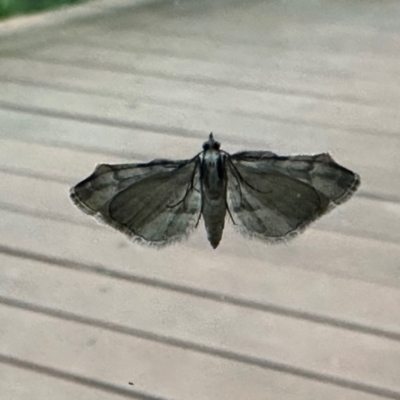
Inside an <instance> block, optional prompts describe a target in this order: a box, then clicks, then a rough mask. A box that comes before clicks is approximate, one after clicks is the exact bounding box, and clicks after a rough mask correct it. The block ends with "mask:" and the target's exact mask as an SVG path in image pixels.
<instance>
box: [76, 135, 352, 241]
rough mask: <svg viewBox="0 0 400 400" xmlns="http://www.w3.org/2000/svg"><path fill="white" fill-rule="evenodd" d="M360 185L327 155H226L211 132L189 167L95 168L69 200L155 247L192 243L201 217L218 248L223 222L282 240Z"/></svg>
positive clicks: (163, 163) (156, 163)
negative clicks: (189, 240) (186, 240)
mask: <svg viewBox="0 0 400 400" xmlns="http://www.w3.org/2000/svg"><path fill="white" fill-rule="evenodd" d="M359 184H360V177H359V176H358V175H357V174H356V173H354V172H352V171H350V170H348V169H346V168H344V167H342V166H341V165H339V164H337V163H336V162H335V161H334V160H333V158H332V157H331V156H330V155H329V154H327V153H322V154H316V155H295V156H278V155H276V154H274V153H272V152H269V151H242V152H239V153H235V154H229V153H227V152H225V151H223V150H221V149H220V143H219V142H217V141H216V140H214V137H213V134H212V133H211V134H210V136H209V139H208V140H207V141H206V142H205V143H204V144H203V150H202V151H201V152H200V153H198V154H197V155H196V156H194V157H193V158H191V159H188V160H179V161H172V160H166V159H157V160H153V161H151V162H149V163H139V164H116V165H107V164H101V165H98V166H97V167H96V169H95V171H94V172H93V173H92V175H90V176H89V177H88V178H86V179H85V180H83V181H82V182H80V183H78V184H77V185H76V186H74V187H73V188H71V191H70V196H71V199H72V200H73V202H74V203H75V204H76V205H77V206H78V207H79V208H80V209H82V210H83V211H84V212H86V213H87V214H89V215H93V216H95V217H96V218H98V219H99V220H101V221H103V222H105V223H106V224H108V225H111V226H112V227H114V228H116V229H118V230H120V231H122V232H123V233H125V234H126V235H128V236H129V237H130V238H133V239H134V240H135V241H139V242H142V243H147V244H150V245H155V246H165V245H167V244H170V243H173V242H177V241H179V240H182V239H183V238H185V237H187V236H188V234H189V233H190V232H191V231H192V230H193V229H194V228H196V227H197V226H198V224H199V222H200V219H201V217H203V219H204V224H205V228H206V231H207V238H208V240H209V242H210V244H211V246H212V247H213V248H214V249H215V248H216V247H217V246H218V245H219V243H220V241H221V238H222V232H223V230H224V224H225V219H226V218H229V219H230V220H231V221H232V223H233V226H234V227H235V228H236V229H237V230H238V231H239V232H240V233H242V234H243V235H245V236H247V237H252V238H257V239H260V240H262V241H264V242H269V243H274V242H279V241H285V240H288V239H290V238H292V237H294V236H295V235H297V234H298V233H300V232H302V231H303V230H304V228H305V227H306V226H307V225H309V224H310V223H311V222H312V221H314V220H316V219H317V218H319V217H320V216H322V215H323V214H325V213H326V212H328V211H329V210H331V209H332V208H334V207H335V206H337V205H339V204H341V203H343V202H345V201H346V200H348V199H349V198H350V197H351V196H352V195H353V194H354V192H355V191H356V190H357V188H358V186H359Z"/></svg>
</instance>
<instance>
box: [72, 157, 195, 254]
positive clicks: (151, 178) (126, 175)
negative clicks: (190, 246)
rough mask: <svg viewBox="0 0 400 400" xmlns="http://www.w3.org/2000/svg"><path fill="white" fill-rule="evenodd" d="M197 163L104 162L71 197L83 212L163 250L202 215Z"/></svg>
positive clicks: (180, 236)
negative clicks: (161, 247)
mask: <svg viewBox="0 0 400 400" xmlns="http://www.w3.org/2000/svg"><path fill="white" fill-rule="evenodd" d="M198 162H199V159H198V157H195V158H194V159H192V160H182V161H170V160H154V161H152V162H150V163H148V164H118V165H106V164H102V165H99V166H98V167H97V168H96V169H95V171H94V172H93V174H92V175H91V176H89V177H88V178H87V179H85V180H84V181H82V182H80V183H79V184H77V185H76V186H75V187H73V188H71V191H70V196H71V199H72V200H73V202H74V203H75V204H76V205H77V206H78V207H79V208H81V209H82V210H83V211H84V212H86V213H87V214H90V215H94V216H95V217H96V218H98V219H100V220H101V221H103V222H105V223H106V224H108V225H111V226H112V227H114V228H116V229H118V230H120V231H122V232H123V233H125V234H127V235H128V236H129V237H131V238H133V239H134V240H137V241H139V242H147V243H149V244H151V245H156V246H163V245H166V244H169V243H172V242H175V241H178V240H181V239H182V238H183V237H185V236H187V235H188V233H189V232H190V230H191V229H193V228H194V227H195V225H196V222H197V221H198V219H199V217H200V212H201V197H200V184H199V172H198V170H199V168H198Z"/></svg>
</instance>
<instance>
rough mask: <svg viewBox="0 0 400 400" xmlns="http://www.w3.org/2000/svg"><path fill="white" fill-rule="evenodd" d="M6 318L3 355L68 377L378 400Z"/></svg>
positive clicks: (178, 394)
mask: <svg viewBox="0 0 400 400" xmlns="http://www.w3.org/2000/svg"><path fill="white" fill-rule="evenodd" d="M0 313H1V316H2V319H3V321H5V322H6V324H5V325H4V329H2V331H1V337H2V340H1V341H0V351H1V352H2V353H3V354H5V355H12V356H13V357H16V358H21V357H24V358H25V359H26V360H27V361H32V362H36V363H38V364H44V365H46V366H48V367H50V368H56V369H60V358H61V359H62V360H64V362H63V363H62V369H63V370H66V371H68V372H69V373H73V374H79V375H81V376H83V377H86V378H90V379H96V380H101V381H105V382H108V383H113V384H118V385H121V383H122V382H123V383H124V384H126V382H127V381H134V382H135V386H136V388H137V389H139V390H142V391H145V392H148V393H152V394H154V395H157V394H158V395H162V396H165V397H166V398H174V399H187V398H191V399H195V400H196V399H204V398H207V399H210V400H211V399H241V398H247V397H248V396H251V398H252V399H260V400H261V399H262V400H265V399H287V398H288V396H290V397H292V396H295V398H297V399H304V400H305V399H310V398H322V397H323V398H326V399H332V400H333V399H335V400H336V399H337V398H343V399H352V400H353V399H354V400H355V399H366V400H367V399H368V400H370V399H375V398H378V396H371V395H370V394H368V393H365V392H364V393H363V392H361V391H355V390H354V391H352V390H349V389H344V388H341V387H338V386H334V385H326V384H323V383H322V382H318V381H315V380H312V379H304V378H300V377H298V376H293V375H291V374H289V373H287V374H282V373H279V372H277V371H274V369H273V368H266V369H264V368H259V367H256V366H252V365H246V364H244V363H239V362H235V361H233V360H226V359H224V358H222V357H212V356H210V355H208V354H202V353H201V352H195V351H190V350H188V349H180V348H178V347H172V346H170V345H166V344H164V343H162V342H156V341H153V340H152V341H150V340H146V339H142V338H139V337H135V336H132V335H129V334H121V333H116V332H113V331H108V330H104V329H99V328H97V327H92V326H90V325H84V324H76V323H74V322H68V321H66V320H63V321H60V319H59V318H54V317H50V316H46V315H44V314H40V313H31V312H28V311H24V310H18V309H16V308H11V307H6V306H3V305H0ZM27 331H29V340H27ZM5 343H7V345H5ZM172 365H173V368H171V366H172ZM238 376H240V379H237V377H238ZM177 382H179V384H177ZM370 386H372V385H370Z"/></svg>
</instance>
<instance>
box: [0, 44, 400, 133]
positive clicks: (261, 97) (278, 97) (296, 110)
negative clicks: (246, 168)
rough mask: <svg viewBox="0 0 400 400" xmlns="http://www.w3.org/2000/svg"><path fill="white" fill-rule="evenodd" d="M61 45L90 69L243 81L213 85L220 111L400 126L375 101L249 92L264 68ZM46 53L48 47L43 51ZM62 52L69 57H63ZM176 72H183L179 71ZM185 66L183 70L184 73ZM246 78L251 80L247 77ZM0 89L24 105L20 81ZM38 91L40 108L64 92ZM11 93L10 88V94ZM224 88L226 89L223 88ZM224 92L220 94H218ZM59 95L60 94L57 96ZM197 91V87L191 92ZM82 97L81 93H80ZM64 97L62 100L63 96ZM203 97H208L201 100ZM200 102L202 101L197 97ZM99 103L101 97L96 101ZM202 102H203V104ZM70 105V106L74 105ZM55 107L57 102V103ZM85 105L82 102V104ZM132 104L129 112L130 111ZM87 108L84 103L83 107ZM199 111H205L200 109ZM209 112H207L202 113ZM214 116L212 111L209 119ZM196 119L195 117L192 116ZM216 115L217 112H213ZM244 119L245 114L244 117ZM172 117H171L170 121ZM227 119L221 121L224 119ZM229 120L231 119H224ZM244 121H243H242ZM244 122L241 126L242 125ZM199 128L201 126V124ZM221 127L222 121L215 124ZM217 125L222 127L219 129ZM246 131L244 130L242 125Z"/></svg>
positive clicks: (382, 129) (384, 129) (374, 129)
mask: <svg viewBox="0 0 400 400" xmlns="http://www.w3.org/2000/svg"><path fill="white" fill-rule="evenodd" d="M65 47H66V46H64V48H63V46H61V45H60V46H58V47H57V50H54V48H53V47H52V48H51V49H50V50H48V52H49V56H48V58H49V59H51V58H56V59H57V60H58V61H59V60H61V61H62V62H63V63H71V62H73V64H74V63H75V64H77V65H86V66H88V67H89V68H90V69H95V68H96V67H100V68H101V67H103V68H105V69H108V70H118V71H122V72H130V73H136V71H139V73H140V71H147V72H149V71H150V72H151V71H159V74H160V75H161V76H163V77H166V76H168V75H171V76H175V79H176V77H178V78H179V77H180V76H182V77H184V78H185V79H186V83H187V84H188V83H190V82H191V81H192V80H193V81H194V82H200V83H203V82H204V83H208V84H209V85H211V84H212V85H215V86H216V87H218V86H220V85H219V83H218V80H219V79H226V77H229V80H231V81H232V82H239V83H240V84H243V85H244V87H242V88H239V89H237V90H236V94H237V95H236V96H227V95H226V94H224V92H223V88H222V89H221V90H217V89H216V87H215V88H213V91H212V92H213V93H214V94H213V95H210V96H209V97H208V98H207V104H208V106H209V107H210V109H212V110H214V109H217V110H222V109H225V110H226V111H231V112H236V113H246V112H247V113H251V115H252V117H253V118H259V119H262V116H264V119H265V117H266V118H268V117H270V118H272V119H273V118H274V117H275V118H281V119H285V120H287V121H289V122H292V123H303V124H307V125H317V126H321V124H322V126H324V127H326V128H336V129H340V130H344V131H346V130H349V131H352V132H354V131H359V132H361V133H362V132H365V133H369V134H378V133H379V134H384V135H396V136H397V134H398V131H399V127H400V125H399V123H398V121H397V118H396V116H397V114H396V110H395V109H392V108H387V107H382V106H372V105H360V104H355V103H348V102H347V103H346V102H343V101H340V100H336V99H334V98H333V99H329V100H328V99H323V98H319V99H316V98H312V97H308V96H290V95H287V94H279V93H268V92H259V91H256V93H254V91H250V93H248V92H246V90H243V89H246V85H248V87H249V89H251V88H254V87H257V86H258V85H259V82H262V81H263V75H264V72H263V70H261V71H260V73H259V74H258V75H257V73H256V72H255V71H254V70H251V73H250V71H249V73H246V70H244V69H243V68H236V67H234V66H230V65H218V64H210V63H209V64H208V65H204V66H203V64H204V63H202V62H200V61H198V60H193V61H191V60H182V59H177V58H176V59H174V58H171V57H159V56H157V55H152V54H144V55H142V57H140V58H138V57H137V56H136V55H135V54H134V53H128V54H126V53H122V54H121V53H118V52H117V51H112V50H101V49H95V48H92V47H83V46H82V47H78V46H76V45H73V46H72V45H71V46H70V47H66V48H65ZM42 52H44V50H43V51H42ZM62 57H65V58H64V59H63V58H62ZM176 71H179V74H177V72H176ZM181 71H182V72H181ZM246 79H248V80H249V81H248V82H246ZM1 90H2V92H3V94H2V98H3V99H4V100H7V101H16V99H15V98H13V96H12V95H11V94H12V93H15V95H16V96H18V98H19V103H20V104H24V101H23V99H24V97H23V96H21V95H20V94H19V93H18V92H19V91H20V90H21V89H19V88H18V87H17V86H16V85H13V84H12V83H2V84H1ZM31 90H32V89H30V88H29V87H25V88H24V92H25V93H26V95H29V92H30V91H31ZM34 90H35V92H37V95H38V96H40V98H41V101H42V103H41V104H42V107H46V105H47V104H48V103H47V101H46V97H51V98H52V99H53V101H55V102H56V97H58V96H60V94H58V93H52V94H51V95H49V94H48V95H46V89H44V88H35V89H34ZM10 92H11V93H10ZM221 92H222V93H221ZM219 93H221V95H219V96H218V94H219ZM56 95H57V96H56ZM192 95H193V91H192ZM62 96H70V97H71V96H72V95H71V94H63V95H62ZM82 96H83V95H82ZM92 97H93V99H92V103H94V102H96V99H95V97H94V96H92ZM60 101H62V100H60ZM203 101H204V99H203ZM31 102H32V104H31V105H35V101H34V98H31ZM74 102H75V103H76V105H77V106H78V107H79V106H80V103H81V101H80V100H79V99H75V100H74ZM121 102H122V103H125V105H124V106H121V105H120V106H119V108H121V107H124V108H125V109H126V111H125V114H126V115H127V114H128V113H129V114H132V116H134V117H135V118H136V119H138V120H140V119H142V117H143V114H142V113H143V111H144V109H143V107H140V106H139V104H136V106H135V107H134V112H132V105H130V104H129V103H128V104H126V100H122V101H120V102H115V101H114V102H113V103H114V107H115V105H116V104H118V103H121ZM198 102H199V101H198ZM96 103H97V102H96ZM63 104H64V107H65V108H66V106H67V105H68V104H69V101H68V102H66V103H63ZM203 104H204V103H203ZM71 105H72V104H70V106H69V107H68V109H70V107H71ZM53 106H55V105H53ZM81 107H82V105H81ZM97 107H98V111H99V113H102V112H103V110H102V109H101V107H100V106H99V105H97ZM128 108H131V111H130V112H129V111H128ZM157 108H158V107H157V106H156V107H154V106H153V109H154V110H153V112H152V113H150V114H149V113H148V111H147V114H146V115H147V116H148V117H149V116H150V115H151V116H152V120H156V121H157V120H158V121H160V119H159V118H160V117H159V116H158V115H157ZM82 110H84V108H82ZM169 112H170V116H171V117H172V118H173V122H174V123H177V122H178V121H177V115H179V114H180V113H176V112H174V111H173V110H170V111H169ZM197 114H201V111H200V110H199V111H197ZM168 117H169V116H168V115H164V119H165V123H166V124H169V123H170V122H169V118H168ZM204 117H205V116H203V118H204ZM210 117H211V115H208V118H210ZM240 117H241V116H240V115H239V116H237V115H232V116H231V117H230V118H229V120H230V121H229V122H230V123H231V127H232V126H235V125H236V123H237V122H239V121H240ZM188 118H190V119H192V118H194V119H195V117H194V116H189V115H188ZM214 118H216V116H214ZM242 119H243V118H242ZM171 122H172V121H171ZM221 122H223V121H221ZM224 122H225V125H226V123H227V121H224ZM263 125H264V126H265V122H264V123H263ZM242 126H243V124H242ZM239 127H240V125H239ZM199 128H200V127H199ZM216 128H218V125H216ZM218 129H219V128H218ZM243 131H246V129H243Z"/></svg>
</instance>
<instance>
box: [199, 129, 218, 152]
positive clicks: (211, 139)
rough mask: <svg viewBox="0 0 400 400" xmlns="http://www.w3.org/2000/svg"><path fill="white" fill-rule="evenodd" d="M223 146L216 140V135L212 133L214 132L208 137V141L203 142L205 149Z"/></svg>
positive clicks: (215, 148)
mask: <svg viewBox="0 0 400 400" xmlns="http://www.w3.org/2000/svg"><path fill="white" fill-rule="evenodd" d="M220 147H221V143H220V142H217V141H216V140H214V136H213V134H212V132H211V133H210V136H209V137H208V140H207V142H204V143H203V150H204V151H207V150H219V148H220Z"/></svg>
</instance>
